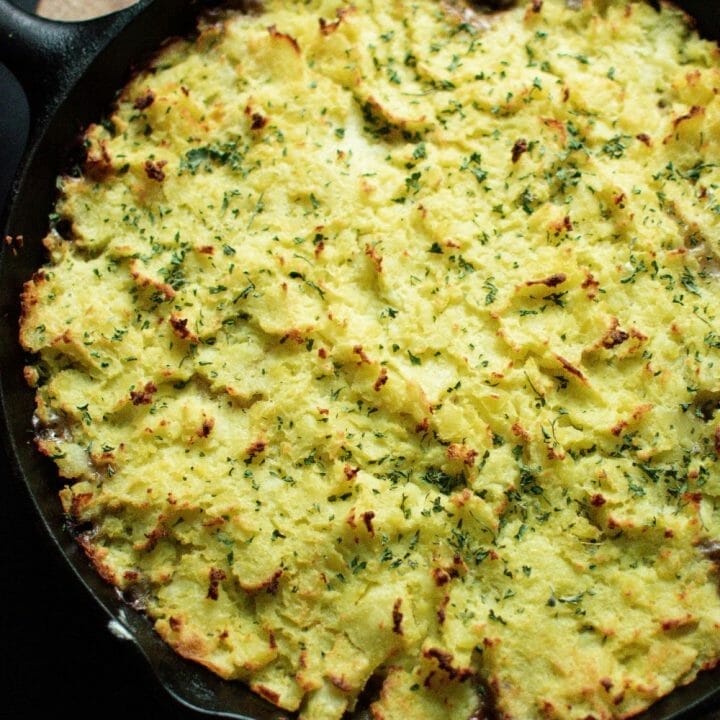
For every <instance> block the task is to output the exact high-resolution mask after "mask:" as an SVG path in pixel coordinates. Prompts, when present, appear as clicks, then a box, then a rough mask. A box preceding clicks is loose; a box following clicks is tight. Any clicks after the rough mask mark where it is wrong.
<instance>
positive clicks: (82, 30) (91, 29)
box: [0, 0, 151, 127]
mask: <svg viewBox="0 0 720 720" xmlns="http://www.w3.org/2000/svg"><path fill="white" fill-rule="evenodd" d="M150 1H151V0H140V2H138V3H136V4H135V5H132V6H130V7H129V8H127V9H125V10H121V11H119V12H116V13H113V14H111V15H105V16H103V17H99V18H95V19H94V20H88V21H86V22H58V21H55V20H47V19H46V18H40V17H37V16H35V15H31V14H30V13H27V12H25V11H23V10H20V9H19V8H17V7H16V6H15V5H13V4H12V3H10V2H9V0H0V62H1V63H3V64H5V65H6V66H7V68H8V69H9V70H10V71H11V72H12V73H13V74H14V75H15V77H16V78H17V79H18V80H19V82H20V84H21V85H22V87H23V89H24V91H25V94H26V95H27V99H28V103H29V105H30V114H31V119H32V124H33V125H35V126H36V127H37V126H38V125H41V124H43V122H44V121H45V120H47V118H49V117H50V116H51V115H52V113H53V112H54V110H55V109H56V108H57V106H58V105H59V103H60V101H61V100H62V98H64V97H65V95H66V94H67V92H68V90H69V89H70V88H71V87H72V86H73V85H74V84H75V82H76V81H77V80H78V78H79V77H80V76H81V75H82V74H83V72H84V71H85V70H86V69H87V67H88V66H89V65H90V63H91V62H92V61H93V59H94V58H95V57H96V55H97V54H98V53H99V52H100V50H102V49H103V48H104V47H105V45H107V43H108V42H109V41H110V40H111V39H112V38H113V37H114V35H116V34H117V33H118V32H120V30H121V29H122V28H123V27H125V26H126V25H127V24H128V23H129V22H130V21H131V20H132V19H133V18H134V17H135V16H136V15H137V14H138V13H140V12H141V11H142V10H143V8H144V7H145V6H146V5H148V4H149V3H150Z"/></svg>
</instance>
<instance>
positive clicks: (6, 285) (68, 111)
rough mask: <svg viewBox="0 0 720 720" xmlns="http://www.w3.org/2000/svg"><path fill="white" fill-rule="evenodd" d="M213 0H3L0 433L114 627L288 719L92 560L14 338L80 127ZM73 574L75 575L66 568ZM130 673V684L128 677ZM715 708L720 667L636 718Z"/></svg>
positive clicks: (229, 707) (163, 659)
mask: <svg viewBox="0 0 720 720" xmlns="http://www.w3.org/2000/svg"><path fill="white" fill-rule="evenodd" d="M215 4H217V3H215ZM230 4H232V3H230ZM234 4H235V5H240V6H242V4H243V3H242V2H240V3H238V2H235V3H234ZM496 4H507V3H496ZM653 4H655V3H653ZM676 4H678V5H679V6H680V7H682V8H683V9H684V10H686V11H687V12H688V13H689V14H690V15H692V16H693V17H695V18H696V20H697V24H698V28H699V30H700V32H701V33H702V34H703V36H705V37H707V38H711V39H717V40H720V7H718V6H716V4H715V3H708V2H706V0H685V1H684V2H678V3H676ZM211 5H212V3H211V2H208V1H207V0H205V1H202V0H140V2H139V3H138V4H136V5H134V6H132V7H130V8H128V9H127V10H124V11H121V12H119V13H115V14H112V15H108V16H105V17H103V18H98V19H96V20H92V21H88V22H84V23H59V22H55V21H50V20H45V19H41V18H37V17H34V16H32V15H29V14H27V13H25V12H23V11H21V10H19V9H17V8H16V7H15V6H14V5H11V4H10V3H9V2H8V0H0V62H3V63H5V64H6V65H7V66H8V68H9V69H10V70H11V71H12V72H13V73H14V74H15V75H16V77H17V78H18V80H19V81H20V83H21V84H22V86H23V88H24V90H25V92H26V95H27V98H28V102H29V105H30V114H31V127H30V134H29V141H28V145H27V148H26V151H25V156H24V158H23V160H22V162H21V164H20V168H19V170H18V173H17V175H16V178H15V182H14V185H13V187H12V189H11V191H10V193H9V196H8V200H7V202H6V207H5V208H4V211H3V214H2V216H1V217H2V220H1V221H0V232H1V233H2V234H1V235H0V238H8V240H7V241H6V242H3V243H2V247H1V248H0V310H1V311H0V405H1V407H2V412H1V413H0V433H2V439H3V443H4V445H5V449H6V451H7V455H8V457H9V458H10V465H11V467H12V470H13V472H14V474H15V475H16V476H17V478H16V479H17V480H19V481H20V483H21V484H22V485H24V486H25V487H26V488H27V491H28V493H29V496H30V498H31V500H32V503H33V504H34V506H35V509H36V510H37V513H38V515H39V517H40V519H41V521H42V524H43V526H44V527H45V529H46V530H47V532H48V533H49V535H50V537H51V538H52V540H53V541H54V543H55V545H56V546H57V548H58V549H59V551H60V553H61V555H62V556H63V557H64V559H65V560H66V561H67V564H68V565H69V566H70V568H72V570H73V571H74V573H75V575H76V576H77V577H78V578H79V579H80V581H81V582H82V583H83V584H84V585H85V587H86V589H87V590H88V591H89V593H90V594H91V595H92V596H93V597H94V599H95V600H96V601H97V603H98V604H99V605H100V607H102V608H103V610H104V611H105V613H106V614H107V616H108V619H109V620H110V622H112V623H113V626H114V627H115V629H116V632H119V633H120V634H121V635H126V636H127V637H128V638H131V639H132V640H133V642H134V643H135V645H136V646H137V647H138V649H139V651H140V652H141V653H142V655H143V656H144V657H145V658H146V660H147V661H148V663H149V665H150V667H151V668H152V670H153V672H154V673H155V675H156V676H157V678H158V680H159V682H160V683H161V685H162V686H163V687H164V688H165V689H166V690H167V691H168V692H169V693H170V695H171V696H172V697H174V698H175V699H176V700H177V701H178V702H180V703H182V704H183V705H185V706H187V707H188V708H191V709H193V710H196V711H198V712H201V713H207V714H210V715H215V716H221V717H231V718H249V719H252V720H280V719H281V718H285V717H286V713H283V712H282V711H279V710H278V709H276V708H274V707H272V706H270V705H269V704H268V703H266V702H265V701H264V700H262V699H260V698H259V697H257V696H256V695H255V694H254V693H251V692H250V691H249V690H248V689H246V687H245V686H244V685H242V684H241V683H239V682H227V681H223V680H221V679H220V678H219V677H217V676H215V675H214V674H212V673H211V672H209V671H207V670H205V669H204V668H203V667H201V666H199V665H196V664H195V663H191V662H189V661H187V660H184V659H183V658H181V657H180V656H179V655H177V654H176V653H175V652H174V651H173V650H172V649H171V648H170V647H169V646H167V645H166V644H165V643H164V642H163V641H162V640H161V639H160V638H159V637H158V636H157V635H156V634H155V632H154V631H153V629H152V627H151V624H150V623H149V622H148V621H147V619H146V618H145V617H144V616H142V614H141V613H139V612H137V611H135V610H133V609H132V608H131V607H129V606H128V605H127V604H126V603H125V602H124V601H123V599H122V598H121V597H120V596H119V594H118V593H117V591H116V590H115V589H114V588H112V587H111V586H109V585H108V584H106V583H105V582H104V581H103V580H102V579H101V578H100V577H99V576H98V575H97V573H96V572H95V570H94V569H93V568H92V567H91V565H90V563H89V562H88V561H87V559H86V558H85V556H84V554H83V552H82V550H81V549H80V548H79V546H78V545H77V544H76V543H75V540H74V539H73V536H72V533H71V531H70V530H69V529H68V527H67V525H66V522H65V518H64V516H63V513H62V509H61V507H60V502H59V500H58V497H57V492H58V490H59V489H60V487H61V486H62V483H61V481H60V480H59V479H58V476H57V470H56V467H55V465H54V464H53V463H52V462H51V461H50V460H49V459H47V458H45V457H43V456H41V455H40V453H38V452H37V450H36V449H35V445H34V443H33V432H34V431H33V426H32V416H33V410H34V391H33V390H32V389H31V388H29V387H28V386H27V384H26V383H25V380H24V378H23V373H22V370H23V367H24V365H25V364H26V362H27V357H26V355H25V353H24V352H23V351H22V349H21V348H20V346H19V343H18V339H17V336H18V320H19V312H20V300H19V298H20V293H21V290H22V285H23V283H24V282H25V281H26V280H27V279H29V278H30V277H31V275H32V274H33V272H34V271H35V270H36V269H37V268H39V267H40V266H41V265H42V264H43V262H44V261H45V259H46V256H45V250H44V248H43V246H42V243H41V240H42V238H43V237H44V236H45V234H46V233H47V230H48V215H49V213H50V211H51V209H52V205H53V202H54V200H55V195H56V190H55V179H56V177H57V175H58V174H60V173H61V172H62V171H63V170H65V169H66V168H67V167H68V164H69V163H71V158H72V156H73V153H77V146H78V139H79V137H80V133H81V132H82V129H83V128H84V127H86V126H87V125H88V124H90V123H91V122H97V121H98V120H99V119H101V118H102V117H103V116H104V115H105V114H106V112H107V110H108V109H109V108H110V106H111V104H112V101H113V98H114V97H115V95H116V92H117V91H118V90H119V89H121V88H122V87H123V86H124V85H125V83H126V82H127V80H128V79H129V78H130V76H131V74H132V72H134V71H135V70H136V69H140V68H142V66H143V61H147V59H148V58H149V57H150V56H151V54H152V53H153V52H154V51H156V50H157V48H158V47H160V45H161V44H162V42H163V41H164V40H165V39H167V38H169V37H173V36H178V35H187V34H189V33H191V32H192V31H193V29H194V27H195V23H196V19H197V16H198V14H199V13H200V12H202V11H204V10H207V9H208V8H209V7H210V6H211ZM20 237H22V241H20V240H19V238H20ZM54 560H55V558H48V562H53V561H54ZM67 576H68V581H69V582H73V580H72V578H71V576H70V574H69V572H68V575H67ZM121 682H126V683H127V684H128V691H130V688H131V682H132V681H131V679H130V678H129V677H128V678H126V679H124V680H122V681H121ZM38 684H39V685H40V686H41V684H42V680H41V679H40V680H39V683H38ZM718 709H720V667H719V668H717V669H715V670H713V671H709V672H705V673H702V674H701V675H700V677H699V678H698V679H697V680H696V681H695V682H694V683H692V684H691V685H688V686H686V687H683V688H679V689H677V690H675V691H674V692H673V693H672V694H671V695H669V696H668V697H666V698H664V699H663V700H661V701H659V702H658V703H656V704H655V705H654V706H653V707H652V708H651V709H650V710H649V711H647V712H646V713H644V714H642V715H639V716H637V718H638V720H691V719H692V720H700V718H703V717H709V716H710V715H709V714H710V713H713V717H714V718H717V717H720V716H718V715H715V714H714V712H713V711H717V710H718ZM355 717H356V718H358V720H359V718H363V717H367V712H366V710H363V708H362V707H361V708H359V710H358V712H357V713H355Z"/></svg>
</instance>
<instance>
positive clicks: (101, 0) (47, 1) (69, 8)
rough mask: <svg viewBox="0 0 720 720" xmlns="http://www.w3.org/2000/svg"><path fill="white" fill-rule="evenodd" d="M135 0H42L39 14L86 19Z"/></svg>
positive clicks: (70, 18) (55, 17) (119, 7)
mask: <svg viewBox="0 0 720 720" xmlns="http://www.w3.org/2000/svg"><path fill="white" fill-rule="evenodd" d="M134 2H135V0H40V2H39V3H38V14H39V15H42V16H43V17H47V18H53V19H54V20H86V19H87V18H91V17H97V16H98V15H105V14H107V13H109V12H113V11H114V10H120V9H122V8H125V7H128V6H129V5H133V4H134Z"/></svg>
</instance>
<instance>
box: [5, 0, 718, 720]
mask: <svg viewBox="0 0 720 720" xmlns="http://www.w3.org/2000/svg"><path fill="white" fill-rule="evenodd" d="M18 4H20V3H18ZM680 4H681V5H682V6H683V7H686V8H687V9H688V10H689V11H690V12H691V13H693V14H695V15H700V14H701V13H702V12H703V10H704V11H705V19H704V21H703V22H701V23H700V27H701V29H703V31H704V34H706V35H713V34H714V35H715V36H718V35H720V12H719V11H718V10H717V9H716V8H715V7H711V10H710V11H709V12H708V10H707V8H708V6H709V5H708V3H702V2H692V1H691V0H690V1H688V2H685V3H680ZM3 97H6V95H5V94H3ZM2 142H3V143H5V142H6V138H5V137H3V138H2ZM3 169H6V167H4V168H3ZM0 201H1V198H0ZM2 463H3V464H2V467H3V468H6V467H7V465H6V458H4V457H3V458H2ZM3 475H4V476H5V477H7V474H5V473H4V474H3ZM13 487H14V489H17V488H16V487H15V486H13ZM21 494H22V493H18V497H17V498H15V497H14V498H13V502H11V503H7V504H4V505H3V512H4V514H5V516H6V517H3V520H4V521H5V522H3V527H4V528H6V529H8V528H12V531H11V532H9V533H7V534H9V535H10V536H11V537H10V538H9V540H10V545H9V551H10V552H9V553H8V554H9V563H10V564H9V565H8V566H6V567H9V569H10V571H11V574H10V575H9V577H12V578H13V580H12V582H11V583H10V584H9V585H10V588H11V589H10V591H9V593H10V599H11V605H12V611H11V612H9V613H6V615H5V618H6V619H5V620H4V623H5V625H6V628H4V629H5V630H6V632H7V633H8V634H7V635H6V636H5V637H6V638H8V640H9V642H8V647H15V648H18V649H20V648H22V652H21V653H20V654H19V656H18V655H16V656H15V659H16V660H19V662H15V661H13V662H12V663H10V662H7V660H6V662H5V666H4V670H3V673H4V675H6V679H7V680H9V682H7V683H6V687H9V688H11V689H12V690H11V693H10V705H9V709H10V710H11V711H12V710H13V709H15V710H18V711H19V710H20V708H22V709H23V711H24V712H25V713H27V712H28V711H29V710H32V709H38V708H39V700H38V698H40V697H43V698H44V696H46V695H49V696H51V697H56V698H64V699H66V700H67V702H68V705H73V706H74V707H75V709H76V710H78V709H79V708H82V710H81V712H80V713H79V714H80V716H84V715H87V716H89V715H90V713H91V712H103V713H104V714H105V716H107V710H108V707H113V708H115V710H116V711H118V714H119V713H120V712H122V713H123V714H127V713H130V712H135V713H140V716H141V717H142V716H149V715H150V714H151V713H152V716H154V717H171V716H172V717H178V718H184V717H188V718H191V717H198V715H197V714H195V713H191V712H185V711H181V710H178V708H177V706H175V705H174V704H172V703H171V702H170V701H168V700H167V699H166V698H165V696H164V695H160V694H159V693H158V692H157V686H156V684H155V683H154V682H153V681H152V679H151V678H150V677H149V673H146V672H144V667H143V668H142V672H140V671H139V672H138V674H140V675H141V677H140V678H139V679H136V678H133V680H132V685H133V692H128V690H127V684H126V683H127V680H123V681H122V682H120V683H119V682H118V679H119V678H127V677H128V668H129V667H132V668H133V669H135V668H138V667H140V663H139V659H138V658H135V657H134V655H135V653H133V652H132V651H131V650H130V649H129V648H125V649H121V648H119V647H118V642H117V641H116V640H114V639H112V638H111V637H110V635H109V634H108V633H107V632H106V631H105V623H104V619H103V616H102V614H101V613H99V612H98V610H97V608H96V606H95V605H94V603H93V602H91V601H90V599H89V597H88V595H87V593H85V591H84V590H83V589H82V588H80V586H79V585H78V584H77V583H75V582H74V581H73V579H72V578H71V577H70V574H69V573H68V572H67V570H66V568H64V567H62V566H61V565H60V564H59V563H54V562H53V563H52V564H51V565H50V569H49V571H48V565H49V563H48V558H49V557H50V556H51V553H53V552H54V551H53V549H52V548H51V547H50V544H49V542H47V541H46V539H45V538H44V537H40V535H41V533H42V529H41V528H40V526H39V524H38V523H37V521H36V519H35V517H34V515H33V513H32V510H31V508H30V507H29V503H28V502H27V500H26V498H25V497H24V496H23V497H21V496H20V495H21ZM16 501H17V502H16ZM10 507H12V512H8V508H10ZM18 510H20V512H17V511H18ZM9 515H12V517H7V516H9ZM6 547H8V546H6ZM28 551H29V553H28ZM52 559H53V560H54V559H55V558H52ZM50 600H51V601H50ZM31 618H32V620H30V619H31ZM38 620H39V621H38ZM49 628H51V630H49ZM49 633H51V634H52V640H51V641H50V644H49V645H48V635H49ZM43 648H44V649H43ZM83 666H84V667H91V668H96V669H97V670H96V672H97V676H96V677H95V679H94V682H93V685H92V687H88V685H87V683H86V682H85V681H83V680H82V679H80V678H81V676H80V675H79V674H78V673H76V672H74V670H73V668H77V667H83ZM133 675H135V672H133ZM38 678H43V680H42V681H40V683H41V687H42V688H43V692H42V693H38V692H37V687H38ZM46 680H47V683H46ZM14 703H16V704H14ZM36 703H37V705H36ZM6 707H8V706H7V705H6ZM705 711H707V712H708V713H709V712H710V711H711V708H710V706H708V707H707V708H704V710H703V711H702V712H701V711H697V712H698V713H700V714H694V715H693V717H698V718H700V717H703V715H704V714H705ZM707 717H713V718H715V717H717V715H716V714H715V713H714V712H713V713H712V715H707Z"/></svg>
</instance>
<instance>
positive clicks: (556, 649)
mask: <svg viewBox="0 0 720 720" xmlns="http://www.w3.org/2000/svg"><path fill="white" fill-rule="evenodd" d="M718 88H720V62H719V59H718V50H717V47H716V46H715V45H712V44H710V43H709V42H705V41H702V40H700V39H699V38H698V37H697V36H696V35H695V34H693V33H692V32H691V30H690V29H689V27H688V24H687V21H686V19H685V18H684V17H683V15H682V14H681V13H680V12H678V11H676V10H673V9H671V8H669V7H665V8H663V9H662V10H661V11H657V10H655V9H653V8H652V7H651V6H650V5H648V4H645V3H642V2H626V1H625V0H623V1H620V0H597V1H596V2H591V1H589V0H585V2H562V1H561V0H544V1H543V0H533V1H532V2H529V3H527V4H523V5H522V6H521V7H517V8H514V9H510V10H508V11H506V12H502V13H497V14H494V15H480V14H478V13H477V12H473V11H471V10H469V9H467V8H464V7H461V6H459V5H453V4H450V3H443V2H438V1H437V0H413V1H412V2H411V1H410V0H393V1H392V2H387V1H385V0H384V1H383V2H378V1H374V0H355V2H353V3H349V2H343V1H342V0H307V1H305V2H282V1H281V0H268V1H267V2H266V3H264V4H263V7H261V8H259V7H258V8H254V9H252V10H251V11H249V12H247V13H232V14H228V15H227V16H224V17H223V18H221V19H219V20H218V19H217V18H215V19H214V20H213V21H212V22H211V21H207V22H206V23H205V24H204V25H203V27H202V30H201V32H200V34H199V37H198V38H197V39H196V40H193V41H175V42H173V43H172V44H170V45H169V46H167V47H165V48H164V49H163V50H162V51H161V52H160V53H159V54H158V55H157V56H156V57H155V58H154V60H153V62H152V64H151V66H150V68H149V69H148V70H147V71H145V72H142V73H141V74H139V75H138V76H137V77H136V78H135V79H134V80H133V81H132V82H131V83H130V84H129V85H128V86H127V88H126V89H125V90H124V91H123V93H122V95H121V96H120V98H119V100H118V103H117V106H116V108H115V110H114V112H113V113H112V115H111V116H110V117H109V118H108V119H107V120H106V121H104V122H102V123H101V124H98V125H95V126H92V127H91V128H89V129H88V131H87V134H86V147H87V159H86V162H85V165H84V167H83V168H82V169H81V171H79V172H77V173H75V174H72V173H71V174H70V175H68V176H66V177H63V178H62V180H61V197H60V200H59V202H58V205H57V208H56V213H55V214H54V216H53V219H54V229H53V230H52V231H51V232H50V234H49V235H48V237H47V239H46V244H47V246H48V248H49V251H50V256H51V257H50V261H49V263H48V264H47V265H46V266H45V267H44V268H42V269H41V270H40V271H39V272H38V273H37V274H36V275H35V277H34V278H33V279H32V280H31V281H30V282H29V283H28V284H27V286H26V290H25V294H24V307H25V313H24V318H23V322H22V329H21V337H22V342H23V344H24V346H25V347H26V348H27V349H28V350H29V351H32V352H33V353H37V355H36V358H37V360H36V361H35V364H33V365H32V366H29V367H28V368H27V370H26V375H27V377H28V380H29V381H30V382H31V383H33V384H34V385H36V387H37V418H38V427H39V429H38V442H39V445H40V448H41V449H42V451H43V452H45V453H46V454H48V455H50V456H51V457H52V458H53V459H54V460H55V461H56V463H57V465H58V467H59V469H60V473H61V474H62V476H63V477H64V478H67V479H68V485H67V487H65V489H63V490H62V492H61V498H62V502H63V506H64V508H65V510H66V512H67V513H68V514H69V515H70V516H71V518H72V520H73V522H74V523H75V525H76V528H77V532H78V539H79V541H80V543H81V544H82V546H83V548H84V549H85V551H86V552H87V554H88V556H89V557H90V558H91V560H92V562H93V563H94V564H95V566H96V567H97V569H98V571H99V572H100V573H101V574H102V575H103V577H105V578H106V579H107V580H108V581H110V582H111V583H113V584H115V585H117V586H118V587H119V588H121V589H122V590H123V591H125V592H126V593H127V595H128V597H129V598H132V599H134V600H135V601H136V602H139V603H141V604H142V606H143V608H144V610H145V612H146V613H147V615H148V616H149V617H150V618H151V619H152V621H153V622H154V623H155V627H156V629H157V631H158V633H159V634H160V635H161V636H162V637H163V638H164V639H166V640H167V642H168V643H170V644H171V645H172V646H173V647H174V648H175V649H176V650H177V651H178V652H179V653H180V654H182V655H183V656H185V657H187V658H191V659H192V660H195V661H198V662H200V663H202V664H204V665H206V666H207V667H209V668H211V669H212V670H214V671H215V672H217V673H219V674H220V675H221V676H223V677H225V678H229V679H240V680H243V681H245V682H247V683H248V684H249V685H250V687H251V688H252V689H253V690H254V691H256V692H257V693H259V694H260V695H262V696H263V697H265V698H267V699H268V700H269V701H270V702H272V703H275V704H276V705H278V706H280V707H281V708H285V709H287V710H291V711H292V710H299V711H300V716H301V717H303V718H307V719H308V720H326V719H327V720H331V719H338V718H340V717H341V716H342V715H343V713H344V712H346V711H347V710H349V709H352V708H353V707H354V706H355V704H356V700H357V697H358V695H359V693H360V692H361V691H362V690H363V688H365V687H366V685H367V684H368V681H369V680H370V679H371V678H374V680H373V683H374V682H375V681H376V680H377V681H378V682H379V683H381V685H382V689H381V691H380V693H379V696H376V697H372V698H370V700H369V701H368V702H370V703H371V710H372V713H373V716H374V717H375V718H377V719H378V720H380V719H385V720H391V719H395V718H402V719H403V720H406V719H408V718H418V719H420V720H424V719H426V718H427V719H428V720H431V719H434V718H437V719H438V720H440V719H441V718H442V719H444V718H452V719H453V720H466V719H467V718H470V717H475V718H480V717H494V718H505V719H510V718H514V719H516V720H529V719H532V718H575V719H580V718H596V719H601V718H615V717H627V716H629V715H632V714H634V713H636V712H639V711H640V710H642V709H643V708H645V707H647V706H648V705H650V704H651V703H652V702H653V701H654V700H656V699H657V698H658V697H660V696H662V695H664V694H666V693H668V692H669V691H671V690H672V689H673V688H674V687H675V686H677V685H680V684H684V683H687V682H690V681H691V680H692V679H693V678H695V676H696V674H697V673H698V672H699V671H700V670H701V669H703V668H707V667H711V666H713V665H715V664H716V662H717V661H718V658H720V596H719V594H718V578H717V574H716V570H715V567H714V565H713V560H714V559H717V556H718V554H720V552H719V551H718V544H717V543H718V540H720V517H719V513H718V504H719V503H720V464H719V462H718V454H720V427H719V425H718V421H719V419H720V417H719V414H718V412H717V410H718V405H719V400H720V376H719V373H718V369H720V317H718V312H719V309H720V304H719V302H718V301H719V299H720V285H719V284H718V275H720V233H719V229H720V190H718V188H719V187H720V99H719V98H718ZM371 684H372V683H371Z"/></svg>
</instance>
